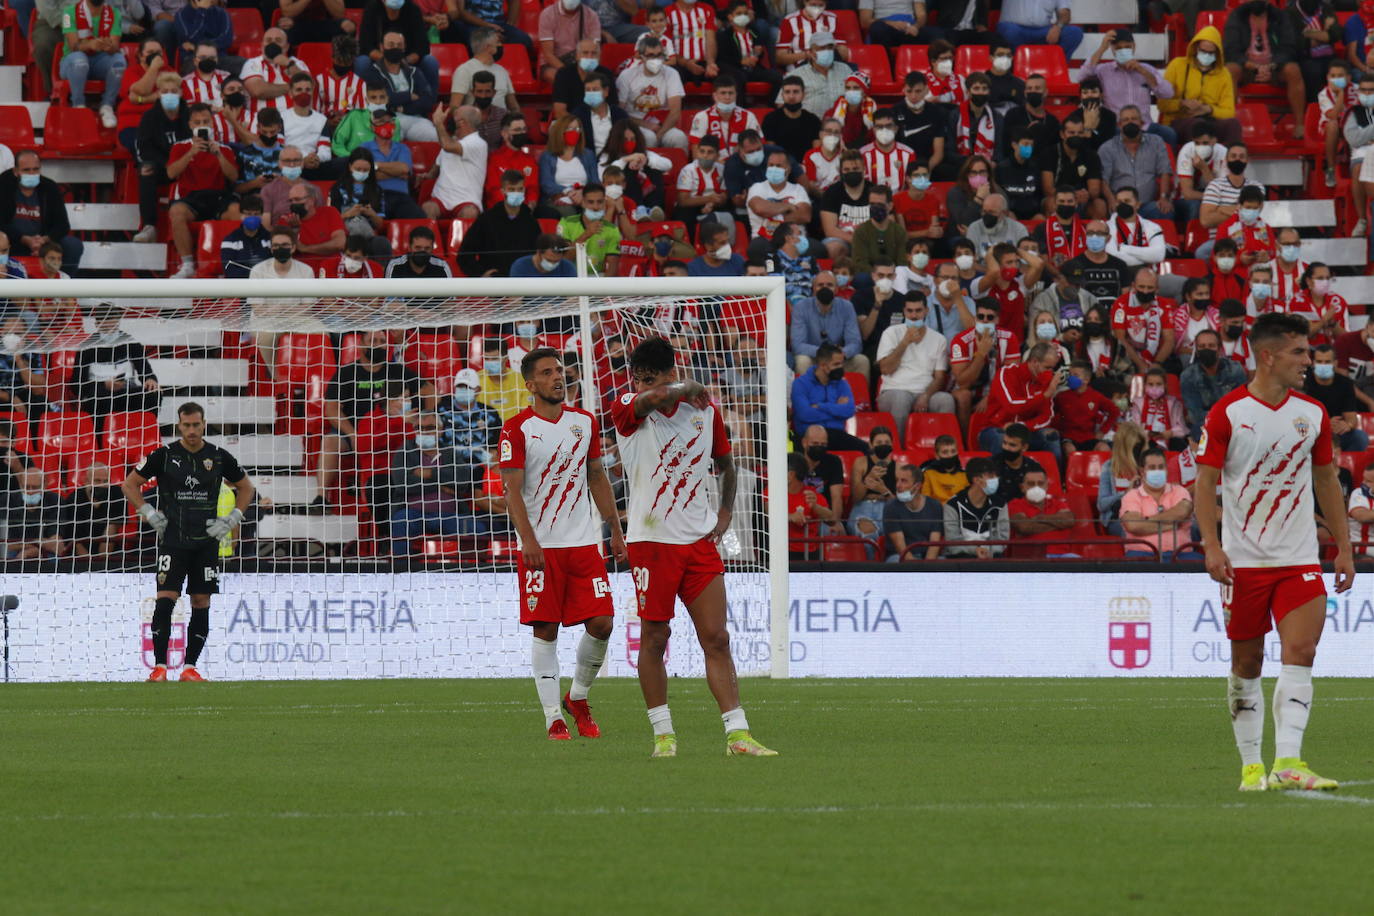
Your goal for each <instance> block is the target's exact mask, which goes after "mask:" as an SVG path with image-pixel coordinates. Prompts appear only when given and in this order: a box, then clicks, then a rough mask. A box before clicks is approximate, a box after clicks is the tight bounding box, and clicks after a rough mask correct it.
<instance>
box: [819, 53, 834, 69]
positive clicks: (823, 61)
mask: <svg viewBox="0 0 1374 916" xmlns="http://www.w3.org/2000/svg"><path fill="white" fill-rule="evenodd" d="M816 63H817V64H819V65H820V66H822V67H826V68H829V67H831V66H833V65H834V63H835V49H834V48H823V49H821V50H820V51H817V52H816Z"/></svg>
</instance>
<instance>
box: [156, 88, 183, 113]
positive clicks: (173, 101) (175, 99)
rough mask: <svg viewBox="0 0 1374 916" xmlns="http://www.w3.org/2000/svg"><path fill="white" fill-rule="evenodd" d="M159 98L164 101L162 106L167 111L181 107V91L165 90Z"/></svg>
mask: <svg viewBox="0 0 1374 916" xmlns="http://www.w3.org/2000/svg"><path fill="white" fill-rule="evenodd" d="M158 98H159V100H160V101H161V102H162V107H163V108H164V109H166V110H167V111H176V110H177V109H178V108H180V107H181V93H180V92H164V93H162V94H161V95H160V96H159V97H158Z"/></svg>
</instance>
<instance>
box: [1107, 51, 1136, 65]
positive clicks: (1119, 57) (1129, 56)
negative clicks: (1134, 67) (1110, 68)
mask: <svg viewBox="0 0 1374 916" xmlns="http://www.w3.org/2000/svg"><path fill="white" fill-rule="evenodd" d="M1112 57H1114V58H1116V62H1117V63H1118V64H1121V65H1122V66H1123V67H1124V66H1125V65H1126V64H1129V63H1130V62H1131V61H1133V60H1135V48H1117V49H1116V50H1115V51H1113V52H1112Z"/></svg>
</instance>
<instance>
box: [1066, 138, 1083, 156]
mask: <svg viewBox="0 0 1374 916" xmlns="http://www.w3.org/2000/svg"><path fill="white" fill-rule="evenodd" d="M1064 145H1065V146H1067V147H1068V148H1069V149H1071V150H1074V151H1075V152H1077V151H1078V150H1081V149H1082V148H1083V147H1085V146H1087V145H1088V138H1087V137H1069V138H1068V139H1067V140H1065V141H1064Z"/></svg>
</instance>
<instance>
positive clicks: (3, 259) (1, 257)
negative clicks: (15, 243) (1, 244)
mask: <svg viewBox="0 0 1374 916" xmlns="http://www.w3.org/2000/svg"><path fill="white" fill-rule="evenodd" d="M9 263H10V253H9V252H8V251H6V252H3V253H0V267H8V266H9Z"/></svg>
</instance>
